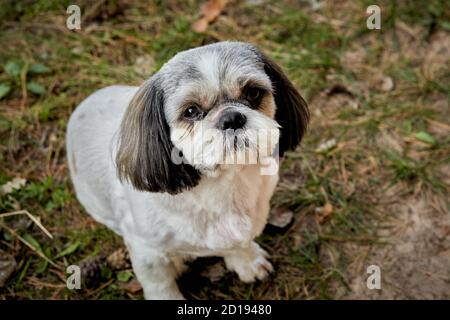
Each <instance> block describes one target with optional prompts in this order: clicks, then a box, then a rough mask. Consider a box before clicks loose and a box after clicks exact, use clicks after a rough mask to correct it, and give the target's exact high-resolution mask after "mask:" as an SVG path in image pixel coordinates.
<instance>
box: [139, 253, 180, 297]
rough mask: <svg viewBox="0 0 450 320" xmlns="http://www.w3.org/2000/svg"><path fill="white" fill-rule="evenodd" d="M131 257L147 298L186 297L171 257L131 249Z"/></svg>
mask: <svg viewBox="0 0 450 320" xmlns="http://www.w3.org/2000/svg"><path fill="white" fill-rule="evenodd" d="M147 253H148V252H147ZM130 258H131V264H132V265H133V271H134V273H135V275H136V278H137V279H138V281H139V282H140V284H141V286H142V289H143V290H144V297H145V299H147V300H181V299H184V297H183V295H182V294H181V292H180V290H179V289H178V286H177V283H176V281H175V279H176V270H175V267H174V265H173V263H172V261H171V260H170V259H168V258H166V257H164V256H161V255H156V254H152V255H151V256H149V255H148V254H147V255H139V254H138V253H137V252H136V250H130Z"/></svg>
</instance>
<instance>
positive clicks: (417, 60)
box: [0, 0, 450, 299]
mask: <svg viewBox="0 0 450 320" xmlns="http://www.w3.org/2000/svg"><path fill="white" fill-rule="evenodd" d="M88 3H89V2H88V1H81V2H80V6H81V8H82V12H83V14H86V15H87V17H86V18H85V20H83V24H82V30H81V31H70V30H68V29H67V28H66V27H65V18H66V14H65V8H66V7H67V6H68V5H69V4H71V2H70V1H62V2H60V1H38V2H33V3H30V4H28V5H25V4H22V3H20V2H19V3H15V2H13V1H10V2H8V3H7V4H6V5H4V8H3V9H2V11H1V13H0V21H1V22H0V26H1V29H2V33H1V34H0V41H1V43H5V44H6V43H7V44H8V45H4V46H1V47H0V65H1V66H2V67H1V68H0V89H1V88H2V86H3V88H6V87H7V88H9V89H8V93H7V94H5V95H4V96H3V97H2V98H1V99H0V167H1V170H0V185H4V184H5V183H7V182H8V181H11V180H12V179H13V178H15V177H21V178H24V179H26V181H27V182H26V184H25V186H23V187H21V188H20V189H18V190H15V191H13V192H11V193H8V194H2V195H1V196H0V213H3V212H12V211H17V210H28V211H29V212H30V213H32V214H33V215H35V216H37V217H39V218H40V220H41V221H42V223H43V224H44V225H45V226H46V227H47V228H48V229H49V230H50V232H51V233H52V234H53V235H54V239H53V240H51V239H49V238H48V237H46V236H45V234H43V233H42V232H41V231H40V229H39V228H37V227H35V226H33V225H30V224H29V223H27V220H26V219H24V218H19V217H14V218H13V217H9V218H4V219H2V218H0V220H3V223H5V224H6V225H7V226H9V227H10V228H12V229H13V230H15V232H17V234H19V235H21V236H22V237H25V238H26V239H28V240H29V242H30V243H33V244H34V247H35V250H39V251H41V252H42V253H43V254H44V255H45V256H46V257H48V259H50V260H52V261H53V262H54V263H55V266H53V265H51V264H49V263H48V262H47V261H45V260H43V259H42V258H41V257H40V256H38V255H37V254H36V252H35V251H33V250H31V249H30V248H28V247H26V246H25V245H24V244H23V243H22V242H20V241H19V240H18V239H17V237H15V236H14V235H13V234H11V233H10V232H8V231H7V230H6V229H0V249H2V250H4V251H6V252H8V253H10V254H12V255H13V256H14V257H15V259H16V261H17V268H16V271H15V273H14V274H13V276H12V277H11V278H10V279H9V280H8V282H7V284H6V285H5V286H4V287H3V288H0V297H1V298H4V299H26V298H56V299H68V298H69V299H92V298H95V299H113V298H114V299H139V298H142V293H141V292H139V291H138V292H133V291H130V290H128V289H126V288H124V286H123V284H124V283H126V282H127V281H121V280H129V279H128V276H127V277H125V278H124V274H123V273H121V272H123V270H120V271H118V270H113V269H111V268H108V267H107V266H106V267H105V266H103V267H102V270H101V274H100V275H99V277H98V278H99V279H98V282H97V283H96V284H95V285H93V286H91V287H89V288H84V289H82V290H78V291H76V290H75V291H72V290H68V289H66V288H65V286H64V279H65V276H66V275H65V267H66V266H67V265H70V264H77V263H79V262H80V261H82V260H85V259H87V258H89V257H96V256H99V255H102V254H110V253H111V252H113V251H114V250H116V249H117V248H120V247H122V242H121V239H120V238H118V237H117V236H115V235H114V234H113V233H112V232H111V231H109V230H108V229H106V228H105V227H103V226H101V225H98V224H96V223H95V222H94V221H93V220H92V219H91V218H89V217H88V215H87V214H86V213H85V212H84V210H83V209H82V207H81V206H80V205H79V204H78V202H77V201H76V198H75V196H74V193H73V189H72V187H71V184H70V181H69V179H68V176H67V165H66V159H65V149H64V148H65V147H64V135H65V129H66V123H67V119H68V117H69V115H70V114H71V112H72V111H73V109H74V108H75V107H76V106H77V105H78V104H79V103H80V101H81V100H82V99H84V98H85V97H86V96H87V95H89V94H90V93H92V92H93V91H95V90H96V89H99V88H101V87H104V86H107V85H110V84H117V83H122V84H131V85H139V84H140V83H141V82H142V81H143V80H144V79H146V78H147V77H148V76H149V75H151V73H153V72H155V71H156V70H158V68H159V67H160V66H161V65H162V64H163V63H164V62H165V61H167V60H168V59H170V57H172V56H173V55H174V54H176V53H177V52H178V51H181V50H185V49H188V48H192V47H195V46H199V45H202V44H206V43H211V42H215V41H221V40H228V39H230V40H241V41H248V42H252V43H254V44H256V45H258V46H259V47H260V48H261V49H262V50H263V51H264V52H266V53H267V54H268V55H269V56H271V57H273V58H274V59H275V60H276V61H278V62H279V63H280V64H281V65H282V66H283V68H284V69H285V70H286V72H287V74H288V75H289V77H290V78H291V79H292V80H293V82H294V83H295V84H296V85H297V87H298V88H299V89H300V91H301V93H302V94H303V95H304V96H305V98H306V100H307V101H308V102H309V105H310V108H311V112H312V115H313V118H312V122H311V125H310V130H309V132H308V134H307V136H306V138H305V139H304V142H303V144H302V147H300V148H299V149H298V150H297V151H295V152H292V153H289V154H288V155H287V157H286V159H285V161H284V163H283V167H282V179H281V181H280V184H279V186H278V188H277V191H276V194H275V196H274V198H273V201H272V202H273V205H274V206H287V207H289V208H290V209H291V210H293V211H294V212H295V221H294V223H293V225H292V226H291V227H290V228H289V230H287V231H286V232H285V233H283V234H263V235H262V236H261V237H260V238H259V242H260V243H261V244H262V245H263V247H265V248H266V249H267V250H268V251H269V253H270V254H271V256H272V261H273V263H274V265H275V267H276V270H277V272H276V274H275V275H274V276H273V278H272V279H271V280H270V281H267V282H263V283H256V284H251V285H243V284H242V283H241V282H240V281H239V280H238V279H237V277H236V276H234V275H232V274H230V273H226V274H225V276H224V277H223V278H222V279H221V280H220V281H216V282H211V281H209V280H208V279H206V278H204V277H202V276H201V275H200V272H201V270H204V269H205V265H210V264H214V263H217V260H214V259H213V260H201V261H200V262H196V263H194V265H192V266H191V267H192V269H193V270H194V271H192V272H191V273H189V274H188V275H187V276H185V277H183V278H182V279H181V280H180V283H182V284H184V285H183V287H184V291H185V293H186V295H187V296H188V297H191V298H198V299H204V298H215V299H260V298H264V299H272V298H273V299H299V298H302V299H325V298H341V297H345V296H346V295H347V294H348V293H349V291H351V286H350V283H351V281H352V279H353V277H354V276H355V275H354V274H352V273H351V271H350V269H351V268H350V265H351V263H352V251H349V250H348V248H349V247H351V246H357V247H358V248H361V247H367V246H370V247H374V248H377V246H380V245H381V244H380V242H381V241H380V238H379V237H378V232H379V230H380V228H381V226H382V225H383V223H384V222H385V221H386V219H387V218H386V216H387V215H388V214H389V210H390V209H389V207H388V206H387V205H385V204H384V203H383V201H382V200H384V199H385V198H386V195H385V193H386V190H387V189H389V188H390V187H391V186H393V185H396V186H400V187H401V189H402V190H401V191H402V192H401V194H402V196H404V197H405V199H406V197H407V196H408V195H410V194H413V193H417V192H425V191H426V192H431V193H433V194H435V195H436V196H437V197H439V198H440V199H443V200H444V201H446V203H447V206H448V198H449V197H448V191H449V186H448V181H446V180H444V178H443V177H442V175H440V174H439V172H441V171H440V170H442V169H443V168H445V166H448V165H449V164H450V139H449V137H450V134H449V130H448V128H449V127H450V123H449V122H450V121H449V118H448V116H447V115H448V114H449V112H450V110H449V101H450V99H449V98H450V95H449V93H450V87H449V86H450V81H449V77H448V75H449V72H450V68H449V64H448V60H447V61H445V59H442V56H443V55H444V54H443V53H442V52H440V51H436V52H435V51H433V50H434V49H433V48H434V46H437V45H438V43H439V42H441V41H439V40H435V37H436V36H437V35H439V34H440V35H441V36H442V38H441V40H442V39H444V40H445V39H446V40H447V41H448V39H449V37H450V35H449V29H450V28H449V24H448V21H449V16H448V10H447V11H446V3H445V1H427V2H422V1H407V0H404V1H395V2H391V1H380V4H379V5H380V7H381V8H382V30H379V31H377V30H374V31H369V30H367V28H366V26H365V18H366V17H365V8H366V7H367V5H369V4H372V3H370V1H357V2H353V1H343V2H342V3H340V4H339V6H338V5H334V4H331V3H325V2H324V3H323V6H322V7H321V8H319V9H318V10H312V9H311V7H310V5H309V4H308V3H307V2H306V1H305V2H299V3H298V4H294V3H291V2H286V3H284V2H278V1H262V2H261V3H260V4H252V3H250V2H242V3H241V2H239V3H238V2H236V1H232V2H231V3H229V4H228V6H227V7H226V9H225V12H224V13H223V14H222V15H221V16H220V17H219V19H218V20H217V21H216V22H215V23H213V24H212V25H210V26H209V27H208V29H207V31H206V32H205V33H204V34H198V33H195V32H194V31H192V29H191V23H192V22H193V21H195V20H196V19H197V18H198V17H199V16H200V14H199V12H200V11H199V7H200V4H201V2H200V1H187V2H183V3H182V4H181V3H176V2H175V1H156V2H154V3H152V4H145V5H144V4H141V3H139V2H138V1H122V0H117V1H109V0H108V1H104V3H103V5H102V6H100V7H98V8H97V10H90V9H92V6H90V5H88ZM400 51H401V52H402V54H401V55H399V54H398V52H400ZM377 77H378V78H380V79H381V80H380V81H382V80H383V79H386V77H390V78H391V79H392V81H393V83H394V86H393V88H388V90H386V89H383V88H382V86H380V83H379V81H378V80H376V79H378V78H377ZM336 85H339V86H342V87H344V88H346V90H347V91H348V92H349V93H350V94H346V93H339V92H337V93H333V91H332V90H331V89H332V88H333V86H336ZM0 92H1V90H0ZM420 132H424V133H425V135H424V134H419V135H418V133H420ZM418 137H419V138H418ZM424 137H425V141H424ZM427 137H428V142H427ZM430 137H431V138H430ZM330 139H335V140H336V143H337V144H336V146H335V147H334V148H332V149H330V150H327V151H325V152H320V153H319V152H317V151H316V149H317V147H318V146H319V145H320V144H321V143H324V142H326V141H328V140H330ZM430 139H431V141H434V142H433V143H431V144H430ZM395 201H398V202H401V201H403V200H402V198H398V199H396V200H395ZM326 204H330V205H331V206H332V213H331V214H330V215H329V216H328V217H325V218H322V217H321V216H320V210H319V209H320V208H323V206H325V205H326ZM374 250H376V249H374Z"/></svg>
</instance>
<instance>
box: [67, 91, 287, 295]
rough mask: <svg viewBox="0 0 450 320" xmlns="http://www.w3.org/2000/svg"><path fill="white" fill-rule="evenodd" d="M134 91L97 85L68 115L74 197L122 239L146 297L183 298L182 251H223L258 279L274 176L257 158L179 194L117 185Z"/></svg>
mask: <svg viewBox="0 0 450 320" xmlns="http://www.w3.org/2000/svg"><path fill="white" fill-rule="evenodd" d="M137 89H138V88H137V87H126V86H112V87H108V88H105V89H102V90H99V91H97V92H96V93H94V94H92V95H91V96H89V97H88V98H87V99H86V100H84V101H83V102H82V103H81V104H80V106H78V108H77V109H76V110H75V112H74V113H73V114H72V116H71V118H70V121H69V124H68V130H67V155H68V160H69V168H70V174H71V178H72V181H73V184H74V186H75V190H76V194H77V197H78V199H79V201H80V202H81V203H82V204H83V206H84V207H85V209H86V210H87V211H88V212H89V214H91V215H92V217H94V218H95V219H96V220H97V221H99V222H101V223H103V224H105V225H106V226H108V227H109V228H111V229H112V230H114V231H115V232H117V233H118V234H119V235H121V236H122V237H123V238H124V241H125V243H126V245H127V247H128V249H129V251H130V255H131V260H132V264H133V269H134V271H135V274H136V276H137V278H138V280H139V281H140V283H141V285H142V287H143V290H144V295H145V297H146V298H147V299H180V298H182V295H181V293H180V292H179V290H178V288H177V285H176V282H175V278H176V267H175V264H174V262H173V260H174V259H175V258H179V257H186V256H192V257H197V256H212V255H218V256H223V257H224V258H225V262H226V265H227V267H228V268H229V269H230V270H234V271H236V272H237V273H238V275H239V276H240V278H241V279H242V280H243V281H246V282H249V281H253V280H255V279H263V278H264V277H265V276H266V275H267V273H268V272H269V271H271V269H272V266H271V265H270V263H269V262H268V261H267V259H266V253H265V252H264V251H263V250H262V249H261V248H260V247H259V246H258V245H257V244H256V243H255V242H254V241H253V239H254V238H255V237H256V236H257V235H259V234H260V233H261V231H262V230H263V228H264V225H265V223H266V219H267V215H268V212H269V200H270V197H271V196H272V193H273V191H274V188H275V185H276V183H277V180H278V175H277V174H276V175H261V174H260V166H259V165H258V164H253V165H230V166H223V167H222V169H221V170H220V171H219V172H217V174H216V175H215V176H214V177H208V176H203V177H202V179H201V180H200V183H199V184H198V185H197V186H196V187H194V188H192V189H191V190H189V191H183V192H182V193H179V194H177V195H170V194H168V193H150V192H140V191H136V190H135V189H134V188H133V187H132V186H131V185H129V184H128V183H121V182H120V181H119V180H118V178H117V174H116V168H115V164H114V161H113V159H115V152H116V147H117V133H118V130H119V126H120V123H121V120H122V117H123V115H124V113H125V110H126V108H127V106H128V104H129V102H130V100H131V98H132V97H133V95H134V94H135V93H136V91H137ZM255 121H256V120H255ZM155 152H158V150H155Z"/></svg>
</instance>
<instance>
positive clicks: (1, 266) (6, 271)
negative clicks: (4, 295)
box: [0, 250, 17, 288]
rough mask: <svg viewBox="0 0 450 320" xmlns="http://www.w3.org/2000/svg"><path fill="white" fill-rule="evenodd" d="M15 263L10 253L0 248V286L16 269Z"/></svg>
mask: <svg viewBox="0 0 450 320" xmlns="http://www.w3.org/2000/svg"><path fill="white" fill-rule="evenodd" d="M16 267H17V263H16V260H15V259H14V257H13V256H12V255H10V254H9V253H7V252H5V251H3V250H0V288H1V287H3V286H4V285H5V283H6V281H7V280H8V279H9V277H10V276H11V275H12V274H13V272H14V271H15V270H16Z"/></svg>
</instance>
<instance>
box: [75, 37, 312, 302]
mask: <svg viewBox="0 0 450 320" xmlns="http://www.w3.org/2000/svg"><path fill="white" fill-rule="evenodd" d="M308 117H309V114H308V109H307V106H306V103H305V101H304V100H303V98H302V97H301V96H300V95H299V93H298V92H297V91H296V90H295V88H294V86H293V85H292V83H291V82H290V81H289V80H288V79H287V77H286V76H285V75H284V73H283V72H282V71H281V69H280V68H279V67H278V66H277V65H276V64H275V63H274V62H272V61H271V60H269V59H268V58H267V57H266V56H264V55H263V54H262V53H261V52H259V51H258V50H257V49H256V48H255V47H253V46H252V45H249V44H246V43H239V42H221V43H216V44H212V45H207V46H203V47H199V48H195V49H191V50H187V51H184V52H181V53H179V54H177V55H176V56H175V57H174V58H172V59H171V60H170V61H169V62H168V63H166V64H165V65H164V66H163V67H162V68H161V70H160V71H159V72H157V73H156V74H155V75H153V76H152V77H151V78H150V79H149V80H147V81H146V82H145V83H144V84H143V85H142V86H141V87H140V88H137V87H128V86H112V87H108V88H104V89H102V90H99V91H97V92H95V93H94V94H92V95H91V96H89V97H88V98H87V99H86V100H84V101H83V102H82V103H81V104H80V105H79V106H78V108H77V109H76V110H75V112H74V113H73V114H72V116H71V118H70V121H69V124H68V128H67V157H68V161H69V168H70V175H71V178H72V181H73V184H74V186H75V191H76V194H77V197H78V199H79V201H80V202H81V203H82V205H83V206H84V208H85V209H86V211H88V212H89V214H91V215H92V217H94V218H95V219H96V220H97V221H99V222H101V223H103V224H105V225H106V226H108V227H109V228H111V229H112V230H114V231H115V232H117V233H118V234H119V235H121V236H122V237H123V238H124V240H125V243H126V245H127V247H128V250H129V252H130V257H131V261H132V265H133V270H134V272H135V274H136V277H137V279H138V280H139V282H140V283H141V285H142V287H143V290H144V295H145V297H146V298H147V299H181V298H183V296H182V295H181V293H180V291H179V290H178V287H177V285H176V281H175V280H176V276H177V270H178V266H180V265H182V261H183V259H185V258H192V257H198V256H222V257H224V259H225V263H226V266H227V268H228V269H230V270H233V271H235V272H236V273H237V274H238V275H239V278H240V279H241V280H242V281H244V282H251V281H255V280H256V279H259V280H262V279H264V278H265V277H266V275H267V274H268V273H269V272H270V271H272V265H271V264H270V262H269V261H268V260H267V254H266V252H265V251H264V250H263V249H261V248H260V247H259V246H258V244H256V243H255V242H254V241H253V239H254V238H255V237H256V236H258V235H259V234H260V233H261V232H262V230H263V228H264V226H265V224H266V220H267V216H268V213H269V200H270V198H271V196H272V193H273V191H274V189H275V185H276V183H277V180H278V171H275V172H273V174H271V175H267V174H263V171H262V169H263V167H264V164H263V161H264V160H267V159H268V158H270V157H272V158H274V157H276V153H277V151H279V154H280V155H282V154H283V152H284V151H286V150H288V149H294V148H295V147H296V146H297V145H298V144H299V143H300V140H301V138H302V136H303V134H304V132H305V130H306V126H307V122H308ZM261 131H264V132H271V135H270V137H269V138H268V139H260V138H257V137H258V136H259V135H258V134H256V133H259V132H261ZM205 132H206V133H205ZM242 155H244V156H242ZM252 155H253V159H256V160H257V161H252V162H245V161H244V162H233V161H234V160H235V159H237V158H238V156H241V157H240V159H241V160H242V159H244V160H245V159H246V160H248V159H249V158H251V156H252ZM233 159H234V160H233ZM180 262H181V264H180Z"/></svg>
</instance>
